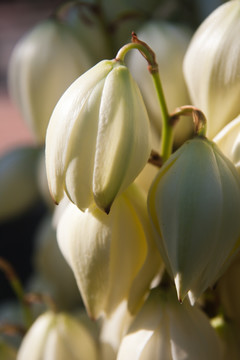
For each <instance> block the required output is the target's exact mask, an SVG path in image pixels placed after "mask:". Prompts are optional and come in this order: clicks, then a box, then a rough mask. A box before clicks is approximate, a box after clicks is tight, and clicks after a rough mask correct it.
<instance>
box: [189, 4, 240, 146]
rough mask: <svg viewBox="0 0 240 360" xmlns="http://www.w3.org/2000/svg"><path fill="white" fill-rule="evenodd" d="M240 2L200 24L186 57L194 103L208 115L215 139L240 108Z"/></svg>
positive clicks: (208, 133)
mask: <svg viewBox="0 0 240 360" xmlns="http://www.w3.org/2000/svg"><path fill="white" fill-rule="evenodd" d="M239 31H240V2H239V1H238V0H233V1H228V2H227V3H226V4H223V5H221V6H220V7H218V8H217V9H216V10H215V11H213V12H212V13H211V15H209V16H208V17H207V19H206V20H205V21H204V22H203V23H202V24H201V25H200V27H199V28H198V30H197V31H196V33H195V35H194V36H193V38H192V41H191V43H190V45H189V48H188V50H187V52H186V55H185V59H184V66H183V69H184V75H185V79H186V83H187V86H188V89H189V93H190V96H191V100H192V102H193V105H195V106H197V107H198V108H200V109H201V110H202V111H203V112H204V113H205V115H206V117H207V119H208V130H207V135H208V136H209V137H210V138H211V139H212V138H213V137H214V136H215V135H216V134H217V133H218V132H219V131H220V130H221V129H222V128H223V127H224V126H225V125H226V124H227V123H228V122H230V121H231V120H232V119H234V118H235V117H236V116H238V114H239V112H240V105H239V104H240V103H239V94H240V83H239V72H240V62H239V56H240V45H239V41H238V39H239Z"/></svg>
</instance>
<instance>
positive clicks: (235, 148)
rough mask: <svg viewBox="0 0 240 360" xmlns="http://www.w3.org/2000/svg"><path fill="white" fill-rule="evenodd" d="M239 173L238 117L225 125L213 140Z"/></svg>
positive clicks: (239, 131) (239, 132)
mask: <svg viewBox="0 0 240 360" xmlns="http://www.w3.org/2000/svg"><path fill="white" fill-rule="evenodd" d="M213 141H214V142H215V143H216V144H217V145H218V146H219V148H220V149H221V150H222V152H223V153H224V155H226V156H227V157H228V158H229V159H230V160H231V161H232V162H233V164H234V165H235V166H236V168H237V170H238V172H239V173H240V116H238V117H237V118H236V119H234V120H232V121H231V122H230V123H229V124H227V125H226V126H225V127H224V128H223V129H222V130H221V131H220V132H219V133H218V134H217V135H216V136H215V137H214V139H213Z"/></svg>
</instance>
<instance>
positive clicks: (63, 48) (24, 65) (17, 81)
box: [8, 18, 92, 144]
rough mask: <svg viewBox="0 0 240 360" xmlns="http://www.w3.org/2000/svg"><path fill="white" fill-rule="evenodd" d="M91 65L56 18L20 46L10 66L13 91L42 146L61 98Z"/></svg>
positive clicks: (84, 53)
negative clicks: (50, 120)
mask: <svg viewBox="0 0 240 360" xmlns="http://www.w3.org/2000/svg"><path fill="white" fill-rule="evenodd" d="M91 66H92V60H90V59H89V56H88V54H87V53H86V52H85V50H84V48H83V47H82V46H81V44H80V43H79V41H78V39H77V38H76V37H75V35H74V33H73V31H72V30H71V29H70V28H69V27H68V26H67V25H65V24H64V23H62V22H60V21H59V20H57V19H54V18H51V19H48V20H45V21H43V22H41V23H40V24H38V25H37V26H35V27H34V28H33V29H32V30H31V31H30V32H28V33H27V34H26V35H25V36H24V37H23V38H21V39H20V40H19V42H18V43H17V44H16V46H15V48H14V49H13V52H12V55H11V58H10V63H9V71H8V83H9V92H10V95H11V97H12V99H13V101H14V102H15V103H16V105H17V106H18V108H19V110H20V112H21V114H22V117H23V119H24V120H25V121H26V123H27V125H28V126H29V128H30V129H31V131H32V133H33V135H34V137H35V139H36V141H37V142H38V143H40V144H44V142H45V135H46V129H47V125H48V122H49V119H50V116H51V113H52V111H53V109H54V106H55V105H56V103H57V101H58V99H59V98H60V96H61V95H62V94H63V92H64V91H65V90H66V89H67V87H68V86H69V85H70V84H71V83H72V82H73V81H74V80H75V79H76V78H78V77H79V76H80V75H81V74H82V73H83V72H84V71H86V70H87V69H89V68H90V67H91Z"/></svg>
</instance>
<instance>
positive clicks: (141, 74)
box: [127, 20, 192, 143]
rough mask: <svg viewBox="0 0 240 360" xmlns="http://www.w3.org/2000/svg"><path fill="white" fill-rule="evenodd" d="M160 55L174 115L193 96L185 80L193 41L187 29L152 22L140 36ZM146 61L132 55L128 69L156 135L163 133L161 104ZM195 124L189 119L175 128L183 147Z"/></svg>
mask: <svg viewBox="0 0 240 360" xmlns="http://www.w3.org/2000/svg"><path fill="white" fill-rule="evenodd" d="M137 35H138V37H139V39H141V40H143V41H145V42H146V43H147V44H148V45H149V46H150V47H151V48H152V49H154V52H155V54H156V60H157V63H158V65H159V70H160V74H161V81H162V86H163V90H164V94H165V97H166V102H167V105H168V109H169V111H170V112H172V111H173V110H175V108H176V107H178V106H181V105H186V104H189V102H190V100H189V95H188V91H187V87H186V84H185V80H184V77H183V70H182V64H183V58H184V54H185V52H186V50H187V46H188V44H189V42H190V39H191V31H190V30H189V29H188V28H187V27H184V26H180V25H176V24H174V23H171V22H167V21H157V20H155V21H149V22H147V23H145V24H144V25H143V26H142V27H140V29H139V30H138V32H137ZM145 62H146V61H145V59H144V58H143V57H142V56H139V54H138V53H137V52H131V53H130V54H129V55H128V62H127V64H128V66H129V69H130V71H131V73H132V74H133V77H134V78H135V79H136V81H137V83H138V85H139V88H140V90H141V92H142V95H143V99H144V102H145V104H146V107H147V111H148V114H149V118H150V121H151V123H152V124H153V126H154V127H155V131H157V132H158V133H160V132H161V127H162V124H161V123H162V122H161V115H160V106H159V100H158V97H157V93H156V90H155V88H154V83H153V81H152V79H151V76H149V71H148V69H147V67H146V63H145ZM191 130H192V122H190V119H185V121H184V122H182V121H179V122H178V123H177V124H176V126H175V127H174V132H175V141H176V142H177V143H181V142H182V141H183V140H186V137H187V135H189V134H190V133H191Z"/></svg>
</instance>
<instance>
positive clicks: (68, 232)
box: [57, 185, 161, 318]
mask: <svg viewBox="0 0 240 360" xmlns="http://www.w3.org/2000/svg"><path fill="white" fill-rule="evenodd" d="M57 238H58V243H59V246H60V249H61V251H62V253H63V255H64V256H65V258H66V260H67V261H68V263H69V265H70V266H71V268H72V270H73V272H74V275H75V277H76V280H77V284H78V287H79V289H80V292H81V295H82V298H83V301H84V303H85V306H86V309H87V311H88V314H89V315H90V317H92V318H98V317H99V316H100V315H101V314H103V313H105V314H106V315H107V316H110V315H111V314H112V313H113V311H114V310H115V309H116V307H117V306H118V305H119V304H120V303H121V302H122V301H123V300H124V299H125V300H126V301H127V303H128V309H129V311H130V312H131V313H134V312H135V311H136V310H137V309H138V307H139V306H140V305H141V304H142V301H143V299H144V296H145V295H146V293H147V292H148V290H149V287H150V283H151V281H152V279H153V278H154V277H155V275H157V274H158V272H159V271H160V266H161V261H160V255H159V252H158V250H157V248H156V245H155V243H154V240H153V234H152V231H151V226H150V223H149V220H148V216H147V209H146V204H145V197H143V195H142V193H141V192H140V191H139V189H137V188H136V187H135V186H133V185H132V186H131V187H130V188H128V189H127V190H126V191H125V192H124V193H123V194H122V195H120V196H118V198H117V199H116V200H115V202H114V204H113V206H112V210H111V212H110V214H109V215H107V214H105V213H104V212H102V211H101V210H99V209H98V208H97V207H96V206H93V207H91V208H89V209H88V210H87V211H85V212H82V211H80V210H79V209H78V208H77V207H76V206H75V205H74V204H72V203H70V204H69V207H68V208H67V209H66V210H65V212H64V213H63V215H62V216H61V218H60V220H59V222H58V228H57Z"/></svg>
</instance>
